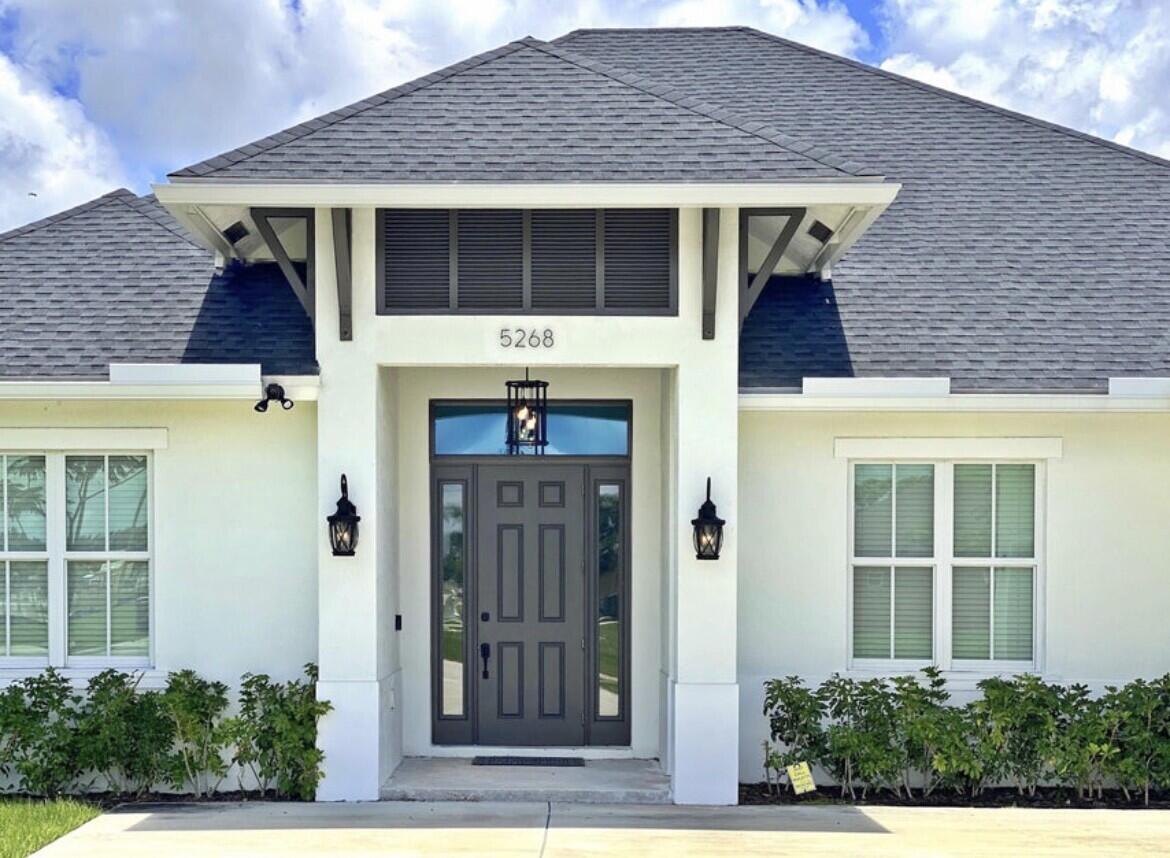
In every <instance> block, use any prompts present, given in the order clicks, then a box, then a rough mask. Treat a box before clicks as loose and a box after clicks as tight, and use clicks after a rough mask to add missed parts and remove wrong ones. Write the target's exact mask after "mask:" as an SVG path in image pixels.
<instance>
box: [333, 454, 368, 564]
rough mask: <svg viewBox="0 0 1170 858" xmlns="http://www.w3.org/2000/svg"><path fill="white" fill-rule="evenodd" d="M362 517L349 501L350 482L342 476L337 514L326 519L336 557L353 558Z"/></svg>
mask: <svg viewBox="0 0 1170 858" xmlns="http://www.w3.org/2000/svg"><path fill="white" fill-rule="evenodd" d="M361 520H362V517H361V516H360V515H358V514H357V507H356V506H354V505H353V504H352V503H350V500H349V482H348V481H347V480H346V479H345V474H342V475H341V497H340V498H339V499H338V501H337V512H335V513H333V515H331V516H329V517H328V518H326V521H328V522H329V543H330V545H332V546H333V556H334V557H353V553H354V549H356V548H357V542H358V522H359V521H361Z"/></svg>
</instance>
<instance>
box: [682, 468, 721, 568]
mask: <svg viewBox="0 0 1170 858" xmlns="http://www.w3.org/2000/svg"><path fill="white" fill-rule="evenodd" d="M691 524H692V525H694V528H695V557H696V558H698V559H699V560H718V559H719V551H720V549H722V548H723V525H725V524H727V522H726V521H724V520H723V519H721V518H720V517H719V516H718V515H716V514H715V504H713V503H711V478H710V477H707V500H705V501H703V505H702V506H701V507H699V517H698V518H695V519H692V520H691Z"/></svg>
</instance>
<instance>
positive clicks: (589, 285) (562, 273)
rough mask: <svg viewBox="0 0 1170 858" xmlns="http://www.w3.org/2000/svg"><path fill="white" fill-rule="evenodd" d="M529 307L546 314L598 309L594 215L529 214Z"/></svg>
mask: <svg viewBox="0 0 1170 858" xmlns="http://www.w3.org/2000/svg"><path fill="white" fill-rule="evenodd" d="M532 306H533V307H534V308H538V309H540V310H547V311H549V312H556V311H558V310H591V309H595V308H596V307H597V212H595V211H593V210H592V209H586V210H583V211H582V210H577V209H566V210H560V211H558V210H552V211H534V212H533V213H532Z"/></svg>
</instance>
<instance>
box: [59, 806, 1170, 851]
mask: <svg viewBox="0 0 1170 858" xmlns="http://www.w3.org/2000/svg"><path fill="white" fill-rule="evenodd" d="M1168 852H1170V811H1137V810H1134V811H1102V810H1090V811H1082V810H1010V809H1008V810H1000V809H994V810H983V809H979V810H975V809H970V810H967V809H938V808H923V809H905V808H883V807H865V808H852V807H830V806H810V807H780V808H772V807H734V808H694V807H686V808H683V807H673V806H666V807H656V806H635V805H622V806H605V805H572V804H551V805H550V804H545V803H540V802H531V803H511V804H495V803H440V804H427V803H417V802H401V803H399V802H380V803H377V804H357V805H354V804H349V805H345V804H266V803H252V804H214V805H182V806H175V805H170V806H162V805H160V806H157V807H155V808H153V809H152V808H142V807H138V808H134V809H133V810H128V811H114V812H111V813H107V814H105V815H104V816H100V817H98V818H97V819H95V820H93V821H92V822H89V823H87V824H86V825H83V826H82V827H81V828H79V829H77V830H76V831H74V832H72V833H71V834H68V835H66V836H65V837H63V838H62V839H60V840H58V841H57V842H56V843H53V844H51V845H50V846H48V847H46V848H45V849H43V850H41V851H40V852H38V853H37V855H38V856H43V858H67V856H68V858H81V856H85V858H138V856H142V858H146V856H150V858H157V856H166V858H183V856H200V858H207V856H245V855H246V856H257V855H260V856H268V855H271V856H278V855H279V856H300V855H334V856H365V855H391V856H394V855H409V856H424V855H461V856H467V855H500V856H513V855H514V856H541V858H554V856H585V855H604V856H617V855H636V856H639V858H642V856H653V855H663V856H669V858H685V856H699V855H702V856H734V858H749V856H757V855H758V856H765V855H766V856H774V855H800V856H809V855H863V854H864V855H866V856H867V858H868V856H883V855H891V856H893V855H897V856H906V855H994V856H996V858H1002V857H1003V856H1005V855H1023V854H1027V855H1028V856H1029V858H1039V856H1048V855H1052V856H1067V855H1093V856H1103V855H1165V854H1167V853H1168Z"/></svg>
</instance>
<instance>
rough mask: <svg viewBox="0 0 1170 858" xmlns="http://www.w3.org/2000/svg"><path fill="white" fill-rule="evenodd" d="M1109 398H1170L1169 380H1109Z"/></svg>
mask: <svg viewBox="0 0 1170 858" xmlns="http://www.w3.org/2000/svg"><path fill="white" fill-rule="evenodd" d="M1109 395H1110V396H1137V397H1149V396H1170V378H1111V379H1109Z"/></svg>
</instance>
